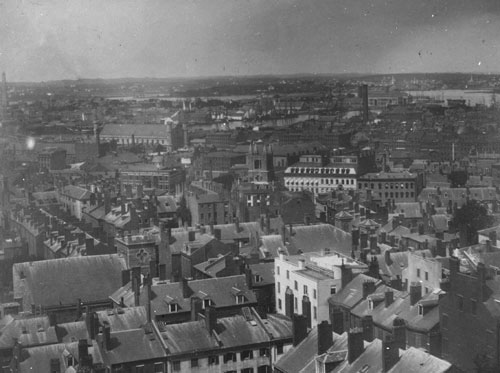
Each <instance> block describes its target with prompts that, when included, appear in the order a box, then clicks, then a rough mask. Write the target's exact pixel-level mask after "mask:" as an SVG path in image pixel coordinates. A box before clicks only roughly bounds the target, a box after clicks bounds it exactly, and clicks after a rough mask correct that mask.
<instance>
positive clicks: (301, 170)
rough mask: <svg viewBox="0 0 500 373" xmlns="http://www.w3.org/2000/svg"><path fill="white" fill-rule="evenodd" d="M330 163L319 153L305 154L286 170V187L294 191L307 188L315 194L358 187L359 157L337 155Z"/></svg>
mask: <svg viewBox="0 0 500 373" xmlns="http://www.w3.org/2000/svg"><path fill="white" fill-rule="evenodd" d="M335 158H341V159H332V160H331V161H330V162H329V163H326V162H325V160H324V159H323V158H322V157H321V156H319V155H303V156H301V157H300V161H299V162H298V163H296V164H294V165H292V166H290V167H287V169H286V170H285V177H284V179H285V187H286V188H287V189H288V190H290V191H292V192H301V191H303V190H307V191H309V192H311V193H313V194H314V195H317V194H319V193H330V192H332V191H334V190H339V189H343V190H348V189H352V190H355V189H357V181H356V180H357V158H356V157H347V156H343V157H335Z"/></svg>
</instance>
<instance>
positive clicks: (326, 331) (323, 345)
mask: <svg viewBox="0 0 500 373" xmlns="http://www.w3.org/2000/svg"><path fill="white" fill-rule="evenodd" d="M332 345H333V335H332V325H331V324H329V323H328V321H322V322H321V323H320V324H318V355H322V354H324V353H325V352H327V351H328V349H329V348H330V347H332Z"/></svg>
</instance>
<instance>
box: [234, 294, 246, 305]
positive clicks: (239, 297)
mask: <svg viewBox="0 0 500 373" xmlns="http://www.w3.org/2000/svg"><path fill="white" fill-rule="evenodd" d="M245 302H246V298H245V296H244V295H242V294H239V295H237V296H236V304H243V303H245Z"/></svg>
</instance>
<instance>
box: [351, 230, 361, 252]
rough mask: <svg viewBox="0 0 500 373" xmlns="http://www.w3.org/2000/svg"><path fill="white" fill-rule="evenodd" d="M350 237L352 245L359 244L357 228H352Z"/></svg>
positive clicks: (356, 245)
mask: <svg viewBox="0 0 500 373" xmlns="http://www.w3.org/2000/svg"><path fill="white" fill-rule="evenodd" d="M351 235H352V236H351V237H352V246H353V248H354V247H358V246H359V229H353V230H352V232H351Z"/></svg>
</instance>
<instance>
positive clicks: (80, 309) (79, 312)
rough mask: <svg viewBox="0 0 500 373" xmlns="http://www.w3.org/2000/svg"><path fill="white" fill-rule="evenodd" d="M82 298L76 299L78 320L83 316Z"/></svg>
mask: <svg viewBox="0 0 500 373" xmlns="http://www.w3.org/2000/svg"><path fill="white" fill-rule="evenodd" d="M82 305H83V303H82V299H81V298H78V299H77V301H76V319H77V320H80V318H81V317H82V314H83V313H82V312H83V311H82Z"/></svg>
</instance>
